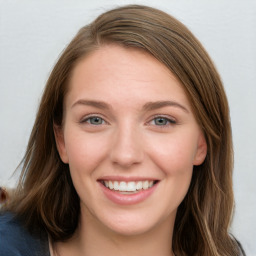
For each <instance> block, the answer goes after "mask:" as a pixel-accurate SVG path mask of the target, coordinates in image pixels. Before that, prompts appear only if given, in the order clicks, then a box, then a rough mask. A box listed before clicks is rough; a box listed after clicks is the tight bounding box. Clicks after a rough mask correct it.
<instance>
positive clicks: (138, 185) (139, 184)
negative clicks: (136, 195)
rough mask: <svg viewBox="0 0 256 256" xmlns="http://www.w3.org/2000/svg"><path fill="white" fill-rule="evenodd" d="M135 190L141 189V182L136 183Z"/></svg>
mask: <svg viewBox="0 0 256 256" xmlns="http://www.w3.org/2000/svg"><path fill="white" fill-rule="evenodd" d="M136 189H137V190H140V189H142V181H139V182H138V183H137V185H136Z"/></svg>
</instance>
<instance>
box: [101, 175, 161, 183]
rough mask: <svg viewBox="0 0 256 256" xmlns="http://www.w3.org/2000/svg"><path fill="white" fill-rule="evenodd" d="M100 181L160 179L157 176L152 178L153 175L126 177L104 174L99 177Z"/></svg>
mask: <svg viewBox="0 0 256 256" xmlns="http://www.w3.org/2000/svg"><path fill="white" fill-rule="evenodd" d="M97 180H98V181H104V180H106V181H108V180H111V181H126V182H129V181H146V180H148V181H151V180H152V181H157V180H159V179H156V178H152V177H139V176H130V177H125V176H103V177H100V178H99V179H97Z"/></svg>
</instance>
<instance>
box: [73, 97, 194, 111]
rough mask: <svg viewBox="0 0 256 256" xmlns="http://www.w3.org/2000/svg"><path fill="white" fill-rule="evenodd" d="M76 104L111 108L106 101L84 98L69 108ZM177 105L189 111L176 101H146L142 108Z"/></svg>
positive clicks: (146, 109) (150, 108) (148, 109)
mask: <svg viewBox="0 0 256 256" xmlns="http://www.w3.org/2000/svg"><path fill="white" fill-rule="evenodd" d="M77 105H85V106H92V107H96V108H99V109H106V110H109V109H111V108H112V107H111V105H109V104H108V103H106V102H103V101H95V100H86V99H81V100H78V101H76V102H75V103H74V104H73V105H72V107H71V108H73V107H75V106H77ZM168 106H171V107H177V108H180V109H181V110H183V111H184V112H186V113H189V111H188V109H187V108H186V107H184V106H183V105H182V104H180V103H178V102H176V101H169V100H166V101H155V102H148V103H146V104H145V105H144V106H143V107H142V109H143V111H152V110H156V109H159V108H163V107H168Z"/></svg>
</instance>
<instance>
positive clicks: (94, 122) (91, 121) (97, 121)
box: [82, 116, 105, 125]
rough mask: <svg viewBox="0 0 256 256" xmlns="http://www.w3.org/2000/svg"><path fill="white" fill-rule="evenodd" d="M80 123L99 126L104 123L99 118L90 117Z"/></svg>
mask: <svg viewBox="0 0 256 256" xmlns="http://www.w3.org/2000/svg"><path fill="white" fill-rule="evenodd" d="M82 123H89V124H92V125H101V124H104V123H105V121H104V120H103V118H101V117H99V116H91V117H88V118H86V119H85V120H83V121H82Z"/></svg>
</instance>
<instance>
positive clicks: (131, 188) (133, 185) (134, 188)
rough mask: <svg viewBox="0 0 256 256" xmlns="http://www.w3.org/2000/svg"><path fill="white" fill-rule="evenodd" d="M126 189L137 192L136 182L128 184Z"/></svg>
mask: <svg viewBox="0 0 256 256" xmlns="http://www.w3.org/2000/svg"><path fill="white" fill-rule="evenodd" d="M126 189H127V191H136V184H135V182H134V181H132V182H128V184H127V187H126Z"/></svg>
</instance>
